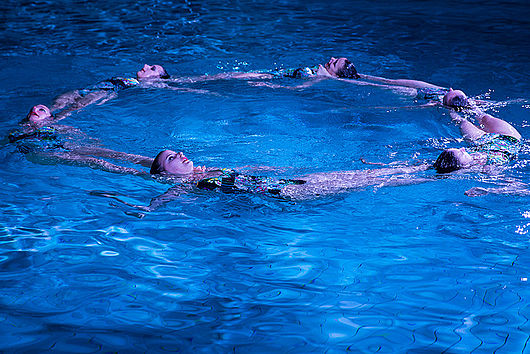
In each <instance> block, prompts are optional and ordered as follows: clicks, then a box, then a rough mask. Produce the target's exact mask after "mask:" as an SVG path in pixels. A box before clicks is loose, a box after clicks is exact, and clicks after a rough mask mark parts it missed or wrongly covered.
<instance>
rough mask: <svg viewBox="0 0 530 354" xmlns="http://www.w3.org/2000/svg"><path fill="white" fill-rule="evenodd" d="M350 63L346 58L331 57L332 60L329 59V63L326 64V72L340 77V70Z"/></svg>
mask: <svg viewBox="0 0 530 354" xmlns="http://www.w3.org/2000/svg"><path fill="white" fill-rule="evenodd" d="M349 63H350V61H349V60H348V59H346V58H338V59H337V58H333V57H331V59H329V61H328V62H327V63H326V64H324V68H326V70H327V71H328V73H329V74H330V75H331V76H338V75H337V73H338V72H339V71H340V70H343V69H344V68H345V67H346V66H347V65H348V64H349Z"/></svg>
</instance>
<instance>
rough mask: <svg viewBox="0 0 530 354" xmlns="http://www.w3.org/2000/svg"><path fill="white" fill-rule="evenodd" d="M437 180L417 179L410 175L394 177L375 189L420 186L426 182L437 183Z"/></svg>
mask: <svg viewBox="0 0 530 354" xmlns="http://www.w3.org/2000/svg"><path fill="white" fill-rule="evenodd" d="M435 180H436V179H435V178H417V177H410V176H408V175H405V176H392V177H389V178H387V179H384V180H382V182H381V183H379V184H376V185H375V186H374V188H376V189H377V188H380V187H399V186H409V185H413V184H420V183H426V182H432V181H435Z"/></svg>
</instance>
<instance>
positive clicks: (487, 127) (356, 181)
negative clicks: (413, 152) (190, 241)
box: [9, 57, 522, 210]
mask: <svg viewBox="0 0 530 354" xmlns="http://www.w3.org/2000/svg"><path fill="white" fill-rule="evenodd" d="M278 77H288V78H313V79H314V80H312V81H308V82H306V83H303V84H301V85H298V86H294V87H295V88H303V87H308V86H310V85H312V84H314V83H315V82H318V81H320V80H322V79H325V78H333V79H338V80H342V81H345V82H349V83H354V84H358V85H370V86H374V87H380V88H385V89H391V90H393V91H395V92H397V93H399V94H406V95H413V96H415V97H417V98H422V99H427V100H430V101H431V102H434V103H435V104H440V105H443V106H445V107H447V108H449V110H450V116H451V118H452V120H453V121H454V122H455V123H456V124H458V125H459V127H460V131H461V133H462V135H463V137H464V138H465V139H466V140H467V141H469V142H470V144H471V147H468V148H458V149H456V148H450V149H446V150H444V151H443V152H442V153H441V154H440V156H439V157H438V158H437V159H436V161H435V162H434V164H432V163H427V162H424V163H421V164H419V165H414V166H402V167H387V168H377V169H363V170H353V171H338V172H327V173H314V174H309V175H305V176H301V177H296V178H293V179H290V178H274V177H263V176H254V175H247V174H244V173H240V172H237V171H236V170H232V169H226V168H212V167H208V168H207V167H205V166H194V164H193V162H192V161H191V160H189V159H188V158H187V157H186V156H185V155H184V154H183V153H182V152H174V151H171V150H164V151H162V152H160V153H159V154H158V155H157V156H156V157H155V158H154V159H153V158H149V157H146V156H142V155H135V154H128V153H124V152H120V151H115V150H110V149H106V148H103V147H101V146H98V145H99V144H94V143H90V144H82V143H81V142H82V141H83V139H87V138H88V137H87V136H86V135H84V134H83V133H82V132H81V131H79V130H78V129H75V128H72V127H69V126H63V125H58V124H57V122H58V121H59V120H61V119H64V118H66V116H68V115H69V114H70V113H71V112H72V111H74V110H78V109H81V108H83V107H86V106H87V105H90V104H93V103H98V104H102V103H104V102H106V101H107V100H109V99H112V98H114V97H115V96H116V95H117V93H118V91H120V90H123V89H127V88H130V87H135V86H141V87H159V88H171V89H174V90H184V91H192V92H200V93H204V92H207V91H204V90H194V89H189V88H181V87H175V86H169V85H168V82H172V83H178V84H180V83H193V82H200V81H210V80H224V79H242V80H267V79H273V78H278ZM251 83H252V84H254V85H257V86H268V87H272V88H276V87H283V86H280V85H276V84H272V83H266V82H262V83H257V82H255V81H251ZM479 103H480V102H479V101H477V100H473V99H470V98H468V97H467V96H466V95H465V94H464V92H462V91H460V90H453V89H450V88H444V87H441V86H437V85H434V84H430V83H427V82H423V81H418V80H409V79H387V78H383V77H377V76H371V75H366V74H360V73H358V72H357V69H356V68H355V66H354V64H353V63H351V62H350V61H349V60H348V59H347V58H333V57H332V58H331V59H330V60H329V61H328V62H326V63H325V64H324V65H322V64H319V65H317V66H314V67H302V68H296V69H281V70H275V71H271V72H246V73H242V72H232V73H223V74H217V75H203V76H197V77H189V78H170V76H169V74H168V73H167V71H166V70H165V69H164V68H163V67H162V66H160V65H147V64H146V65H144V66H143V67H142V69H141V70H139V71H138V72H137V73H136V77H135V78H126V77H113V78H111V79H108V80H104V81H101V82H99V83H97V84H95V85H93V86H90V87H88V88H85V89H83V90H75V91H72V92H69V93H66V94H63V95H61V96H59V97H58V98H57V99H56V100H55V102H54V104H53V106H52V108H51V109H49V108H48V107H47V106H45V105H36V106H34V107H32V109H31V110H30V112H29V114H28V115H27V117H26V118H25V119H24V120H23V121H22V122H21V123H20V126H21V128H20V130H18V131H16V132H13V133H11V134H10V135H9V141H10V142H12V143H16V144H17V146H18V149H19V150H20V151H22V152H24V153H26V154H28V155H34V156H39V157H40V158H46V159H53V160H55V161H58V162H63V163H71V164H76V165H83V166H89V167H92V168H98V169H102V170H105V171H109V172H115V173H122V174H133V175H138V176H144V177H148V176H153V177H156V178H157V179H159V178H161V179H162V180H164V181H165V182H170V183H172V184H174V186H173V187H172V188H170V189H169V190H168V191H167V192H166V193H164V194H163V195H162V196H159V197H156V198H154V199H153V200H152V201H151V203H150V204H149V206H138V205H132V204H129V203H127V202H125V201H123V200H121V199H120V198H119V197H118V196H117V195H115V194H112V193H99V194H98V193H96V194H98V195H103V196H106V197H110V198H113V199H116V200H118V201H120V202H122V203H124V204H127V205H131V206H134V207H137V208H140V209H142V210H154V209H156V208H157V207H159V206H160V205H162V204H164V203H165V202H167V201H169V200H171V199H174V198H176V197H178V196H179V195H181V194H183V193H186V192H189V191H192V190H193V189H195V188H197V189H206V190H218V191H222V192H245V193H261V194H265V195H269V196H271V197H276V198H282V199H288V200H299V199H307V198H314V197H320V196H324V195H329V194H336V193H342V192H345V191H349V190H354V189H360V188H365V187H368V186H381V187H382V186H399V185H407V184H415V183H423V182H427V181H432V180H434V179H435V178H434V177H429V176H428V175H427V176H425V175H422V176H418V175H417V174H418V173H420V172H423V171H427V170H429V169H435V170H436V172H437V173H442V174H443V173H450V172H453V171H456V170H461V169H466V170H470V171H481V172H491V171H492V170H493V169H495V166H502V165H506V164H507V163H509V162H510V161H511V160H513V159H514V158H515V157H516V155H517V153H518V152H519V150H520V148H521V139H522V138H521V134H520V133H519V132H518V131H517V130H516V129H515V128H514V127H513V126H512V125H511V124H509V123H508V122H506V121H504V120H502V119H500V118H496V117H493V116H491V115H489V114H486V113H484V112H483V111H482V110H481V108H480V107H479ZM461 110H464V111H465V113H466V114H467V115H472V116H474V117H475V118H476V119H477V121H478V123H479V125H480V126H479V127H478V126H475V125H474V124H472V123H471V122H470V121H469V120H467V119H466V118H465V117H463V116H462V115H460V114H459V113H457V111H458V112H459V111H461ZM54 111H60V112H59V113H57V114H55V115H54V114H52V112H54ZM90 139H91V138H88V140H90ZM92 140H93V139H92ZM101 158H109V159H113V160H118V161H124V162H127V163H134V164H138V165H141V166H144V167H149V168H150V171H149V172H147V171H144V170H141V169H135V168H131V167H126V166H121V165H117V164H114V163H110V162H108V161H106V160H103V159H101ZM470 195H472V194H470Z"/></svg>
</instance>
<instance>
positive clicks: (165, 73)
mask: <svg viewBox="0 0 530 354" xmlns="http://www.w3.org/2000/svg"><path fill="white" fill-rule="evenodd" d="M170 77H171V75H169V74H168V73H167V71H166V69H164V72H163V73H162V75H160V78H161V79H169V78H170Z"/></svg>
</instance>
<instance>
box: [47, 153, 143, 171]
mask: <svg viewBox="0 0 530 354" xmlns="http://www.w3.org/2000/svg"><path fill="white" fill-rule="evenodd" d="M42 156H44V157H48V158H52V159H56V160H58V162H63V163H67V164H72V165H77V166H87V167H90V168H93V169H98V170H103V171H107V172H113V173H120V174H126V175H135V176H142V177H149V173H147V172H146V171H142V170H137V169H134V168H130V167H125V166H120V165H115V164H113V163H110V162H108V161H105V160H102V159H97V158H95V157H92V156H83V155H79V154H76V153H75V152H61V153H54V154H44V155H42Z"/></svg>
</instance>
